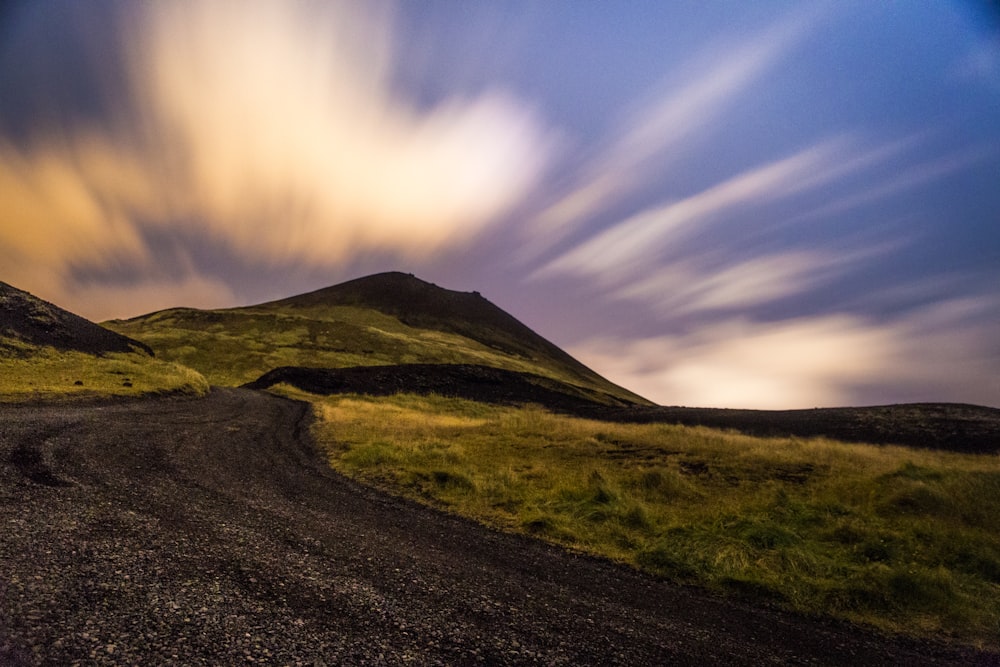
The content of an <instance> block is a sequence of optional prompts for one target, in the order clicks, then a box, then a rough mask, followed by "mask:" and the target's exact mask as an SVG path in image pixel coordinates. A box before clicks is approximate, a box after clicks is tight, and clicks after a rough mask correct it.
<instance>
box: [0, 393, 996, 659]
mask: <svg viewBox="0 0 1000 667" xmlns="http://www.w3.org/2000/svg"><path fill="white" fill-rule="evenodd" d="M307 425H308V424H307V422H306V408H305V406H304V405H302V404H300V403H295V402H292V401H288V400H284V399H280V398H276V397H273V396H270V395H267V394H263V393H260V392H256V391H251V390H248V389H216V390H214V391H213V392H212V394H211V395H210V396H208V397H207V398H200V399H199V398H161V399H149V400H134V401H127V402H125V401H119V402H93V403H90V404H86V405H73V406H38V405H35V406H0V526H2V528H0V664H13V665H35V664H39V665H92V664H97V665H101V664H106V665H112V664H141V665H150V664H176V665H222V664H225V665H231V664H269V665H270V664H275V665H322V664H327V665H333V664H345V665H347V664H370V665H381V664H384V665H403V664H415V665H434V664H442V665H465V664H489V665H503V664H540V665H615V664H618V665H664V664H699V665H704V664H747V665H750V664H753V665H760V664H769V663H770V664H830V665H838V664H840V665H863V664H872V665H874V664H879V665H899V664H906V665H924V664H926V665H930V664H956V665H957V664H962V665H969V664H984V665H985V664H1000V655H995V654H991V655H986V654H980V653H975V652H973V651H971V650H964V649H958V648H953V647H947V646H943V645H939V644H935V643H929V642H917V641H911V640H905V639H900V638H886V637H882V636H880V635H878V634H875V633H871V632H867V631H864V630H860V629H857V628H853V627H850V626H846V625H842V624H838V623H832V622H828V621H821V620H816V619H809V618H803V617H799V616H795V615H791V614H786V613H783V612H779V611H776V610H773V609H769V608H761V607H753V606H749V605H746V604H742V603H736V602H732V601H727V600H722V599H718V598H716V597H713V596H710V595H707V594H704V593H702V592H699V591H693V590H689V589H684V588H678V587H675V586H672V585H669V584H666V583H663V582H658V581H656V580H653V579H651V578H648V577H646V576H643V575H641V574H638V573H636V572H634V571H632V570H629V569H627V568H623V567H619V566H616V565H614V564H611V563H607V562H604V561H600V560H597V559H592V558H588V557H583V556H580V555H575V554H572V553H567V552H565V551H562V550H560V549H557V548H554V547H550V546H547V545H545V544H541V543H539V542H536V541H533V540H530V539H527V538H521V537H517V536H510V535H503V534H499V533H496V532H493V531H490V530H487V529H484V528H481V527H479V526H477V525H475V524H473V523H471V522H468V521H465V520H461V519H458V518H455V517H452V516H449V515H446V514H442V513H440V512H437V511H434V510H431V509H427V508H424V507H420V506H417V505H414V504H412V503H408V502H405V501H401V500H398V499H394V498H390V497H387V496H384V495H381V494H379V493H377V492H375V491H372V490H370V489H367V488H364V487H361V486H359V485H357V484H355V483H353V482H351V481H349V480H346V479H344V478H342V477H340V476H338V475H337V474H335V473H333V472H332V471H331V470H329V469H328V468H327V466H326V465H325V464H324V462H323V461H322V460H321V459H320V458H319V457H318V455H317V454H316V452H315V451H314V449H313V447H312V444H311V442H310V440H309V438H308V429H307Z"/></svg>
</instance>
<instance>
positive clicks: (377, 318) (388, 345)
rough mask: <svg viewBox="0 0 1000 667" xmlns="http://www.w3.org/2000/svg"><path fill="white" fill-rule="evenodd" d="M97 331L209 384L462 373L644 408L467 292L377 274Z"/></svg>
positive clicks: (180, 311) (630, 395)
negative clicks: (299, 373)
mask: <svg viewBox="0 0 1000 667" xmlns="http://www.w3.org/2000/svg"><path fill="white" fill-rule="evenodd" d="M105 326H107V327H109V328H111V329H113V330H115V331H118V332H119V333H122V334H124V335H127V336H132V337H135V338H138V339H140V340H142V341H144V342H145V343H147V344H148V345H150V346H151V347H152V348H153V349H154V350H156V353H157V355H158V356H159V357H161V358H163V359H167V360H170V361H175V362H178V363H182V364H185V365H187V366H190V367H192V368H194V369H196V370H198V371H199V372H201V373H203V374H204V375H205V376H206V377H207V378H208V379H209V381H210V382H212V383H213V384H219V385H242V384H245V383H248V382H252V381H254V380H256V379H257V378H259V377H260V376H261V375H263V374H264V373H267V372H268V371H271V370H273V369H275V368H279V367H283V366H305V367H320V368H346V367H353V366H386V365H399V364H468V365H477V366H488V367H492V368H498V369H503V370H508V371H513V372H519V373H531V374H534V375H539V376H543V377H547V378H549V379H551V380H554V381H556V382H560V383H565V384H566V385H568V388H567V391H566V392H564V393H569V394H574V393H579V392H580V391H585V392H587V393H588V394H589V395H590V396H591V397H592V399H593V400H595V401H596V402H599V403H604V404H608V405H650V403H649V401H646V400H645V399H643V398H642V397H640V396H637V395H636V394H633V393H632V392H630V391H628V390H626V389H624V388H622V387H619V386H617V385H615V384H613V383H611V382H609V381H608V380H606V379H604V378H602V377H601V376H600V375H598V374H597V373H595V372H594V371H592V370H590V369H589V368H587V367H586V366H584V365H583V364H581V363H580V362H579V361H577V360H576V359H574V358H573V357H571V356H570V355H569V354H567V353H566V352H564V351H563V350H561V349H560V348H559V347H557V346H556V345H554V344H552V343H551V342H549V341H547V340H545V339H544V338H542V337H541V336H539V335H538V334H537V333H535V332H534V331H532V330H531V329H530V328H528V327H527V326H525V325H524V324H522V323H521V322H519V321H518V320H517V319H515V318H514V317H513V316H511V315H510V314H508V313H506V312H504V311H503V310H502V309H500V308H498V307H497V306H496V305H494V304H492V303H491V302H490V301H488V300H487V299H485V298H484V297H482V296H481V295H479V294H478V293H476V292H471V293H464V292H457V291H453V290H448V289H444V288H442V287H438V286H436V285H433V284H431V283H427V282H425V281H423V280H420V279H419V278H416V277H414V276H412V275H409V274H404V273H396V272H393V273H382V274H377V275H373V276H368V277H366V278H359V279H357V280H352V281H349V282H346V283H342V284H340V285H335V286H333V287H328V288H325V289H321V290H317V291H315V292H310V293H308V294H302V295H299V296H295V297H291V298H287V299H281V300H278V301H271V302H267V303H262V304H258V305H254V306H246V307H242V308H228V309H220V310H197V309H191V308H174V309H170V310H165V311H159V312H156V313H151V314H148V315H143V316H140V317H136V318H132V319H129V320H124V321H122V320H115V321H111V322H107V323H105Z"/></svg>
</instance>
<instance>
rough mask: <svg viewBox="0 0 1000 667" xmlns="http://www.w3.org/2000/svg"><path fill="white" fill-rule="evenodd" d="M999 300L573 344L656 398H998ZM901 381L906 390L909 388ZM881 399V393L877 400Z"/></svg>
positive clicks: (758, 401)
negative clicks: (879, 317)
mask: <svg viewBox="0 0 1000 667" xmlns="http://www.w3.org/2000/svg"><path fill="white" fill-rule="evenodd" d="M998 315H1000V303H998V302H997V300H996V299H995V298H989V297H982V298H979V299H968V300H960V301H952V302H944V303H940V304H937V305H934V306H931V307H928V308H925V309H922V310H918V311H914V312H912V313H909V314H907V315H905V316H902V317H900V318H897V319H894V320H891V321H888V322H876V321H872V320H870V319H866V318H862V317H858V316H851V315H845V314H840V315H826V316H819V317H811V318H795V319H790V320H784V321H780V322H752V321H749V320H746V319H742V318H738V319H727V320H722V321H719V322H716V323H714V324H713V326H712V327H711V328H701V329H699V330H698V331H693V332H689V333H681V334H677V335H663V336H653V337H647V338H640V339H614V338H604V339H594V340H588V341H584V342H582V343H581V344H579V345H576V346H574V347H573V348H571V350H570V351H571V352H572V353H573V354H574V356H576V357H577V358H579V359H580V360H581V361H583V362H584V363H586V364H588V365H591V366H593V367H597V368H601V369H602V370H603V371H604V372H605V374H606V375H607V377H609V378H610V379H612V380H614V381H615V382H618V383H620V384H623V385H624V386H627V387H629V388H630V389H633V390H634V391H636V392H638V393H639V394H641V395H643V396H646V397H647V398H649V399H651V400H654V401H656V402H659V403H661V404H664V405H677V404H683V405H692V406H702V407H729V408H737V407H740V408H760V409H789V408H811V407H830V406H838V405H849V404H853V403H855V402H856V401H857V400H858V397H859V396H865V395H871V396H885V395H887V394H886V392H887V391H888V392H889V394H888V395H894V396H896V397H898V398H897V399H896V400H899V401H928V400H930V401H933V400H939V397H940V396H950V397H952V399H951V400H961V401H967V402H970V403H977V404H982V405H1000V380H998V379H997V376H996V374H995V372H993V369H994V368H995V367H996V364H997V363H1000V349H997V346H996V344H995V333H996V332H995V326H994V325H993V323H994V322H995V321H996V318H997V316H998ZM900 387H909V388H910V389H909V390H908V391H907V392H903V391H901V390H900ZM883 400H884V399H883Z"/></svg>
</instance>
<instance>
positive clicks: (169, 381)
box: [0, 345, 208, 402]
mask: <svg viewBox="0 0 1000 667" xmlns="http://www.w3.org/2000/svg"><path fill="white" fill-rule="evenodd" d="M12 351H13V348H10V347H8V349H7V351H6V353H5V354H3V355H0V401H5V402H11V401H24V400H57V399H74V398H85V397H92V396H141V395H146V394H157V393H175V392H176V393H188V394H204V393H206V392H207V391H208V383H207V382H206V381H205V378H204V377H202V376H201V375H200V374H199V373H197V372H196V371H193V370H191V369H190V368H185V367H183V366H180V365H178V364H175V363H171V362H166V361H160V360H158V359H153V358H150V357H147V356H145V355H143V354H124V353H121V354H107V355H104V356H95V355H91V354H84V353H82V352H60V351H57V350H55V349H53V348H28V347H27V346H23V345H22V346H20V349H17V350H16V352H17V354H16V355H14V354H12V353H11V352H12Z"/></svg>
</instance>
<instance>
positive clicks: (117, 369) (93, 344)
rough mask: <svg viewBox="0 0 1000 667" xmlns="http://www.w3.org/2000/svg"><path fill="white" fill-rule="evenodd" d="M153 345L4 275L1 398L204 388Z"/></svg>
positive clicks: (0, 310)
mask: <svg viewBox="0 0 1000 667" xmlns="http://www.w3.org/2000/svg"><path fill="white" fill-rule="evenodd" d="M207 389H208V385H207V383H206V382H205V379H204V378H203V377H201V376H200V375H198V373H196V372H194V371H192V370H191V369H188V368H183V367H180V366H178V365H176V364H172V363H167V362H163V361H160V360H158V359H154V358H153V351H152V349H150V348H149V346H147V345H145V344H144V343H140V342H139V341H137V340H134V339H132V338H129V337H127V336H124V335H122V334H119V333H116V332H114V331H110V330H108V329H105V328H104V327H101V326H100V325H98V324H95V323H93V322H91V321H90V320H87V319H85V318H83V317H80V316H79V315H76V314H74V313H71V312H69V311H67V310H64V309H62V308H60V307H59V306H56V305H54V304H51V303H49V302H47V301H44V300H42V299H39V298H38V297H36V296H34V295H32V294H29V293H28V292H25V291H23V290H20V289H17V288H16V287H12V286H11V285H8V284H7V283H3V282H0V400H2V401H21V400H25V399H31V400H36V399H45V400H48V399H64V398H69V397H92V396H109V395H116V396H122V395H124V396H130V395H140V394H149V393H161V392H186V393H202V392H204V391H206V390H207Z"/></svg>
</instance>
